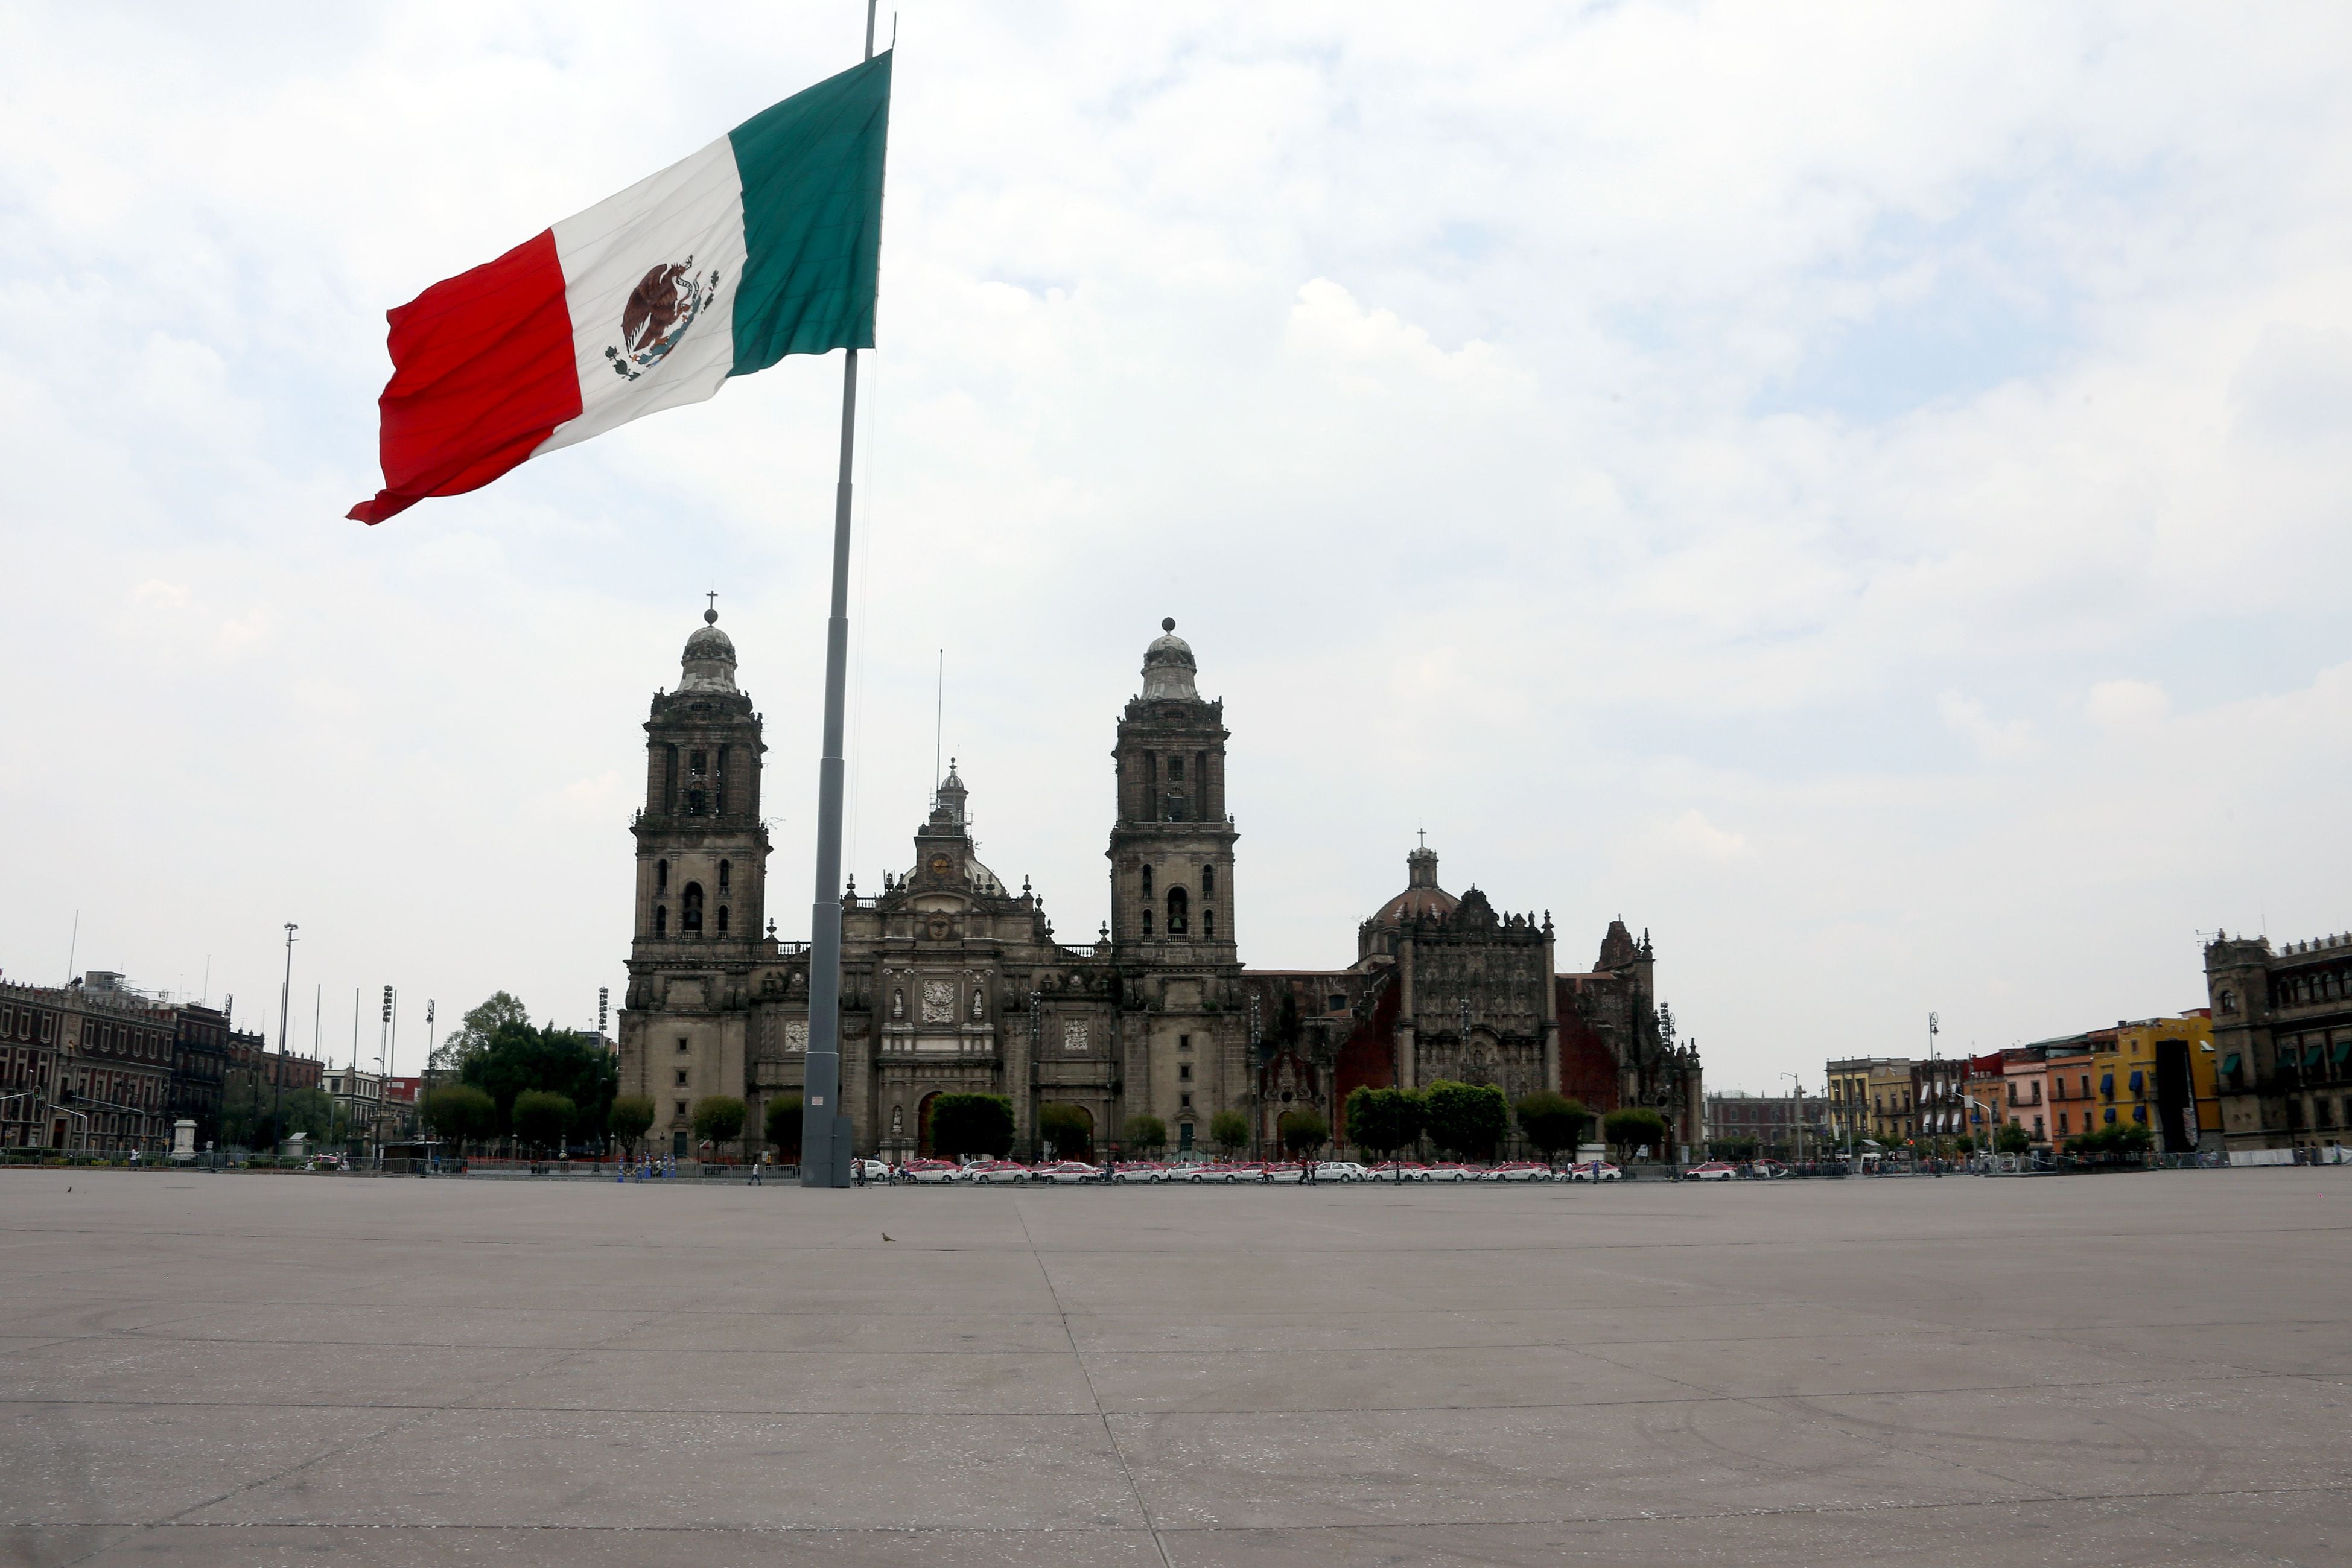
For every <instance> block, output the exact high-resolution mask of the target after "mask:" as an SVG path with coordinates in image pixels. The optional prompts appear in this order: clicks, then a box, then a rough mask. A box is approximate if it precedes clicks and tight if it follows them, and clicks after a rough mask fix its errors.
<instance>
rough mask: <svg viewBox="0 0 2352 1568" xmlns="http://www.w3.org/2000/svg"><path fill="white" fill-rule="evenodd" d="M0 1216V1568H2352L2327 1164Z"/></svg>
mask: <svg viewBox="0 0 2352 1568" xmlns="http://www.w3.org/2000/svg"><path fill="white" fill-rule="evenodd" d="M68 1186H70V1187H71V1190H70V1191H68ZM0 1202H5V1208H0V1245H5V1281H6V1284H7V1294H6V1300H7V1303H8V1307H9V1312H8V1316H7V1321H6V1322H5V1324H0V1330H5V1337H0V1354H5V1365H6V1368H7V1372H6V1376H5V1383H0V1398H5V1402H6V1406H7V1412H6V1421H5V1438H0V1443H5V1465H4V1466H0V1507H4V1509H5V1531H0V1560H5V1561H6V1562H11V1563H79V1562H89V1563H105V1564H111V1563H128V1562H133V1561H138V1562H154V1563H194V1564H211V1563H223V1564H227V1563H237V1564H243V1563H315V1562H335V1563H366V1564H376V1563H382V1564H387V1565H390V1564H404V1565H405V1564H416V1563H565V1564H589V1565H604V1564H612V1565H615V1568H618V1565H622V1564H646V1563H679V1564H692V1565H693V1568H730V1565H733V1564H739V1563H740V1564H750V1563H811V1564H814V1563H835V1564H837V1563H859V1564H865V1563H877V1564H908V1565H913V1564H938V1563H982V1564H1013V1563H1024V1564H1053V1565H1056V1568H1065V1565H1067V1568H1075V1565H1081V1564H1092V1563H1132V1564H1145V1565H1149V1564H1161V1563H1165V1564H1173V1565H1175V1568H1194V1565H1203V1568H1205V1565H1208V1564H1235V1565H1239V1564H1281V1563H1349V1564H1353V1563H1530V1564H1533V1563H1547V1564H1549V1563H1743V1564H1757V1563H1876V1562H1886V1561H1916V1562H1919V1563H1958V1562H1967V1563H2342V1562H2344V1561H2347V1558H2352V1479H2347V1471H2352V1465H2347V1453H2352V1244H2347V1224H2352V1171H2344V1172H2339V1171H2334V1170H2255V1171H2231V1172H2182V1173H2165V1174H2154V1175H2134V1176H2095V1177H2063V1178H2053V1179H2040V1180H2032V1179H2023V1180H1998V1179H1996V1180H1985V1179H1970V1178H1961V1177H1954V1178H1950V1179H1946V1180H1933V1179H1885V1180H1874V1181H1862V1180H1853V1181H1846V1182H1815V1183H1804V1184H1799V1183H1782V1184H1771V1185H1767V1184H1760V1183H1759V1184H1746V1183H1743V1184H1739V1185H1737V1186H1705V1187H1701V1186H1664V1185H1651V1184H1641V1183H1636V1184H1631V1185H1627V1186H1622V1187H1604V1188H1602V1189H1600V1190H1598V1191H1595V1190H1593V1189H1591V1188H1583V1187H1579V1188H1570V1187H1561V1186H1537V1187H1504V1188H1495V1187H1484V1186H1481V1187H1459V1188H1432V1187H1417V1188H1416V1187H1408V1188H1404V1189H1402V1190H1398V1189H1391V1188H1381V1187H1346V1188H1328V1187H1326V1188H1292V1187H1279V1188H1270V1189H1267V1188H1259V1189H1251V1188H1244V1189H1202V1188H1192V1187H1127V1188H1118V1189H1097V1188H1087V1189H1070V1188H1059V1189H1034V1188H1033V1189H1017V1188H1015V1189H996V1190H958V1189H954V1188H873V1189H866V1190H862V1191H850V1192H818V1193H809V1192H802V1191H800V1190H798V1189H796V1188H792V1187H776V1186H772V1187H768V1188H765V1189H745V1188H742V1187H724V1188H720V1187H707V1186H689V1185H688V1184H686V1183H684V1182H677V1183H667V1184H656V1185H642V1186H626V1187H621V1186H613V1185H605V1184H591V1183H583V1182H569V1183H563V1182H539V1183H532V1182H528V1181H503V1182H499V1181H487V1180H443V1181H431V1182H427V1181H418V1180H395V1179H369V1178H357V1177H351V1178H333V1177H310V1176H261V1175H237V1176H203V1175H192V1174H180V1173H170V1174H163V1175H142V1176H131V1175H129V1174H127V1173H92V1172H87V1171H74V1172H65V1171H44V1172H10V1173H5V1174H0Z"/></svg>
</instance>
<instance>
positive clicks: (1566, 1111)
mask: <svg viewBox="0 0 2352 1568" xmlns="http://www.w3.org/2000/svg"><path fill="white" fill-rule="evenodd" d="M1511 1114H1512V1115H1513V1116H1515V1117H1517V1120H1518V1124H1519V1131H1520V1132H1521V1133H1522V1134H1526V1137H1527V1140H1528V1143H1529V1144H1530V1145H1533V1146H1534V1148H1535V1151H1536V1153H1538V1154H1539V1155H1542V1156H1543V1157H1544V1161H1545V1163H1546V1164H1549V1163H1550V1162H1551V1161H1552V1160H1553V1159H1554V1158H1556V1157H1558V1155H1559V1152H1560V1150H1562V1149H1568V1150H1570V1151H1573V1150H1574V1149H1575V1147H1576V1145H1578V1144H1579V1143H1580V1142H1582V1141H1583V1138H1584V1129H1585V1128H1586V1127H1587V1126H1589V1125H1591V1122H1592V1113H1591V1112H1590V1111H1588V1110H1586V1109H1585V1108H1584V1106H1583V1104H1582V1103H1580V1102H1578V1101H1575V1100H1570V1099H1569V1098H1567V1097H1566V1096H1565V1095H1561V1094H1555V1093H1553V1092H1551V1091H1550V1090H1549V1089H1538V1090H1537V1091H1536V1092H1534V1093H1532V1094H1524V1095H1521V1096H1520V1097H1519V1103H1517V1105H1514V1106H1512V1107H1511Z"/></svg>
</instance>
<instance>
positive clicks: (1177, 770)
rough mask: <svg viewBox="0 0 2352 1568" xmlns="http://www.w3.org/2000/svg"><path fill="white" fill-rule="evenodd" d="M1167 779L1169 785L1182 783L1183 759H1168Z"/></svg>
mask: <svg viewBox="0 0 2352 1568" xmlns="http://www.w3.org/2000/svg"><path fill="white" fill-rule="evenodd" d="M1168 778H1169V781H1170V782H1171V783H1176V784H1181V783H1182V782H1184V759H1183V758H1181V757H1171V758H1169V759H1168Z"/></svg>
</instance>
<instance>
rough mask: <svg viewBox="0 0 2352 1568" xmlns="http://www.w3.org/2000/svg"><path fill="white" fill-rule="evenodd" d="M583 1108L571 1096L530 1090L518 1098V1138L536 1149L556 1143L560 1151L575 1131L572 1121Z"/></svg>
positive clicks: (516, 1106)
mask: <svg viewBox="0 0 2352 1568" xmlns="http://www.w3.org/2000/svg"><path fill="white" fill-rule="evenodd" d="M578 1113H579V1108H578V1107H577V1106H575V1105H573V1104H572V1097H571V1096H570V1095H568V1094H557V1093H553V1092H550V1091H548V1090H545V1089H526V1090H524V1091H523V1092H521V1093H520V1094H517V1095H516V1096H515V1103H514V1130H515V1136H516V1137H517V1138H519V1139H520V1140H521V1141H522V1142H523V1143H525V1144H528V1145H530V1146H531V1147H532V1148H535V1149H544V1148H546V1147H547V1146H548V1145H551V1144H552V1145H554V1146H555V1147H556V1148H557V1149H558V1150H561V1149H562V1147H563V1140H564V1137H565V1135H566V1134H569V1133H570V1132H571V1131H572V1119H573V1118H574V1117H575V1116H576V1115H577V1114H578Z"/></svg>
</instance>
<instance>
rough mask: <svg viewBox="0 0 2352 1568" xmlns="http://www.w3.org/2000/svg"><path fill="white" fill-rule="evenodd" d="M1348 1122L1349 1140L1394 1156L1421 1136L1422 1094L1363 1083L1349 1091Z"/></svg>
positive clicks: (1376, 1153)
mask: <svg viewBox="0 0 2352 1568" xmlns="http://www.w3.org/2000/svg"><path fill="white" fill-rule="evenodd" d="M1347 1130H1348V1141H1349V1143H1351V1144H1354V1145H1356V1146H1357V1147H1358V1148H1360V1149H1362V1150H1364V1151H1366V1152H1367V1153H1369V1154H1372V1155H1378V1156H1379V1157H1380V1158H1381V1159H1387V1158H1390V1157H1391V1156H1392V1155H1395V1153H1396V1152H1397V1151H1398V1150H1399V1149H1402V1148H1410V1147H1411V1146H1412V1141H1413V1140H1414V1139H1415V1138H1418V1137H1420V1136H1421V1130H1422V1103H1421V1096H1420V1095H1418V1094H1415V1093H1414V1092H1412V1090H1410V1089H1374V1088H1371V1087H1370V1086H1369V1085H1363V1086H1360V1087H1358V1088H1356V1089H1353V1090H1350V1091H1349V1094H1348V1109H1347Z"/></svg>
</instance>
